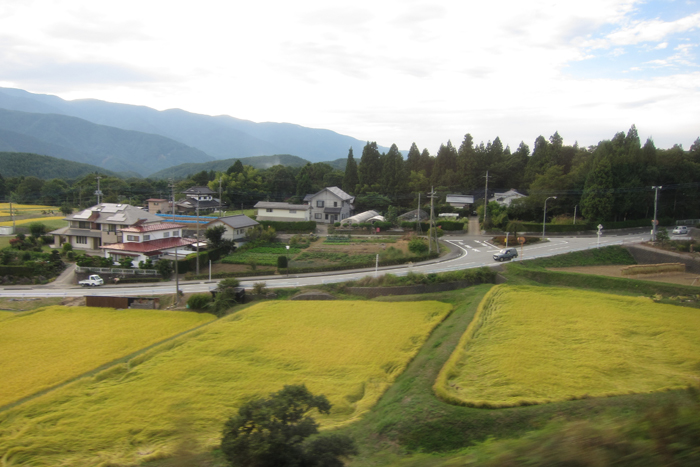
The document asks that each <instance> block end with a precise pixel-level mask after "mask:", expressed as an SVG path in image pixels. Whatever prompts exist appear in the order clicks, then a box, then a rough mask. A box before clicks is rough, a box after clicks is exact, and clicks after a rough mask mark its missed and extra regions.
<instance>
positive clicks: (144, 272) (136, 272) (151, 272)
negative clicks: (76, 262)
mask: <svg viewBox="0 0 700 467" xmlns="http://www.w3.org/2000/svg"><path fill="white" fill-rule="evenodd" d="M75 272H88V273H98V274H99V273H102V274H121V275H124V276H157V275H158V271H157V270H156V269H113V268H96V267H91V266H90V267H81V266H77V267H76V268H75Z"/></svg>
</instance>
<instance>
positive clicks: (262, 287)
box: [253, 282, 267, 295]
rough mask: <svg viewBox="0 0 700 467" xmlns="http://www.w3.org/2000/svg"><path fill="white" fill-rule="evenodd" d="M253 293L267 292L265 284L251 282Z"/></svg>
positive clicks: (263, 293)
mask: <svg viewBox="0 0 700 467" xmlns="http://www.w3.org/2000/svg"><path fill="white" fill-rule="evenodd" d="M253 293H254V294H255V295H265V294H266V293H267V284H266V283H265V282H256V283H255V284H253Z"/></svg>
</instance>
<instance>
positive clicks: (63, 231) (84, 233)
mask: <svg viewBox="0 0 700 467" xmlns="http://www.w3.org/2000/svg"><path fill="white" fill-rule="evenodd" d="M49 234H51V235H66V236H68V235H73V236H81V237H92V238H101V237H102V232H101V231H99V230H88V229H71V228H70V227H61V228H60V229H57V230H52V231H51V232H49Z"/></svg>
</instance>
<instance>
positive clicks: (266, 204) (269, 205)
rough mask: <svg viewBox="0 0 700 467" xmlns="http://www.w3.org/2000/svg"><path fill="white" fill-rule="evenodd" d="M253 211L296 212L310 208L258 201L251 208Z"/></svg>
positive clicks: (301, 205) (303, 205) (304, 205)
mask: <svg viewBox="0 0 700 467" xmlns="http://www.w3.org/2000/svg"><path fill="white" fill-rule="evenodd" d="M253 207H254V208H255V209H292V210H297V211H308V210H309V209H311V206H308V205H306V204H289V203H274V202H271V201H258V202H257V203H255V206H253Z"/></svg>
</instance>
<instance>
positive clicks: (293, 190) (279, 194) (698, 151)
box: [0, 125, 700, 222]
mask: <svg viewBox="0 0 700 467" xmlns="http://www.w3.org/2000/svg"><path fill="white" fill-rule="evenodd" d="M487 175H488V186H489V201H492V197H493V193H494V192H502V191H507V190H509V189H515V190H517V191H519V192H520V193H523V194H525V195H527V198H523V199H522V200H518V201H516V202H513V204H512V205H511V206H510V207H509V208H508V209H507V217H508V218H510V219H520V220H541V218H542V211H543V204H544V201H545V200H546V199H547V198H551V199H549V200H548V205H547V212H548V214H551V215H553V216H562V215H569V216H573V214H574V212H576V213H577V214H578V215H582V216H583V217H584V218H586V219H587V220H590V221H593V222H599V221H601V222H602V221H621V220H634V219H647V218H650V217H651V216H652V215H653V209H654V190H652V188H651V187H652V186H662V187H663V188H662V189H661V190H660V193H659V204H658V206H659V215H660V216H665V217H674V218H677V219H688V218H700V203H698V202H697V200H698V194H700V193H699V191H700V138H698V139H696V140H695V142H694V143H693V144H692V145H691V147H690V149H689V150H684V149H683V147H682V146H681V145H674V146H673V147H672V148H670V149H657V148H656V147H655V145H654V142H653V140H652V139H651V138H649V139H647V140H646V142H645V143H644V144H643V145H642V144H641V141H640V138H639V135H638V133H637V129H636V127H635V126H634V125H632V127H631V128H630V129H629V131H627V133H625V132H619V133H617V134H615V135H614V136H613V137H612V139H610V140H604V141H601V142H599V143H598V144H597V145H594V146H589V147H580V146H579V145H578V144H574V145H570V146H569V145H564V144H563V138H562V137H561V136H560V135H559V133H558V132H555V133H554V134H553V135H552V136H550V137H549V139H547V138H545V137H543V136H539V137H538V138H537V139H536V140H535V142H534V145H533V148H532V150H530V147H529V146H528V145H527V144H525V143H524V142H521V143H520V145H519V146H518V147H517V148H516V149H515V151H511V149H510V147H508V146H506V147H504V146H503V143H502V142H501V140H500V138H498V137H496V138H495V139H494V140H493V141H488V142H487V143H486V144H484V143H483V142H481V143H479V144H477V143H475V141H474V138H473V137H472V136H471V134H469V133H467V134H466V135H465V136H464V139H463V141H462V142H461V144H460V145H459V147H455V146H454V145H453V144H452V142H451V141H448V142H447V143H446V144H442V145H440V148H439V149H438V151H437V153H436V154H435V155H432V154H430V152H429V151H428V150H427V149H423V150H422V151H421V150H419V149H418V146H417V145H416V144H415V143H414V144H413V145H412V146H411V148H410V150H409V151H408V154H407V155H406V157H404V156H403V155H402V154H401V152H400V151H399V149H398V147H397V146H396V145H395V144H394V145H392V146H391V148H390V149H389V150H388V151H387V152H386V153H383V152H380V151H379V149H378V146H377V143H376V142H368V143H367V144H366V145H365V147H364V148H363V150H362V154H361V155H360V156H359V158H357V159H356V158H355V155H354V154H353V151H352V149H350V150H349V153H348V157H347V163H346V169H345V171H340V170H336V169H334V168H333V167H331V166H330V165H329V164H326V163H324V162H318V163H308V164H307V165H305V166H303V167H300V168H294V167H286V166H281V165H277V166H273V167H270V168H267V169H256V168H253V167H251V166H246V165H243V164H242V163H241V161H238V160H237V161H236V162H235V163H234V164H233V165H231V166H230V167H229V168H228V170H226V171H225V172H223V171H221V172H217V171H213V170H211V171H201V172H199V173H196V174H193V175H191V176H189V177H187V178H186V179H182V180H177V181H175V182H170V181H168V180H155V179H140V178H130V179H121V178H117V177H110V176H103V177H101V180H100V182H101V183H100V190H101V191H102V192H103V194H104V196H103V198H102V199H103V201H105V202H121V203H129V204H133V205H143V204H144V202H145V200H146V199H148V198H161V199H170V193H171V190H172V187H171V183H172V185H173V186H174V191H175V193H177V194H179V193H181V192H182V191H184V190H185V189H187V188H189V187H191V186H202V185H206V186H209V188H211V189H212V190H214V191H216V192H219V190H221V194H222V200H223V202H224V203H225V204H226V205H228V206H229V208H230V209H239V208H250V207H252V206H253V205H254V204H255V203H256V202H257V201H263V200H268V201H287V202H292V203H301V202H302V200H303V198H304V196H305V195H306V194H309V193H315V192H317V191H319V190H321V189H322V188H324V187H327V186H338V187H341V188H342V189H343V190H344V191H346V192H348V193H350V194H353V195H355V196H356V205H355V208H356V211H357V212H361V211H363V210H366V209H377V210H379V211H383V212H384V213H386V211H387V210H388V209H389V208H390V207H393V208H394V209H396V210H398V211H407V210H409V209H415V207H416V200H417V197H418V193H422V194H425V193H427V192H428V191H430V190H431V188H434V189H435V190H436V191H437V192H438V193H439V194H440V195H441V203H440V210H441V211H450V210H451V208H449V206H447V205H445V203H444V199H445V198H444V197H445V195H446V194H449V193H461V194H474V195H475V198H476V199H477V200H479V201H478V202H477V204H482V203H483V197H484V191H485V184H486V177H487ZM96 190H97V180H96V176H95V175H93V174H89V175H85V176H83V177H80V178H77V179H73V180H64V179H60V178H55V179H51V180H42V179H39V178H38V177H31V176H30V177H8V178H7V179H5V178H2V176H1V175H0V197H2V198H5V199H6V200H7V199H10V198H12V199H13V201H15V202H21V203H31V204H46V205H52V206H62V205H70V206H74V207H77V208H80V207H87V206H91V205H94V204H95V203H96V196H95V191H96ZM179 196H180V197H181V196H182V195H179ZM554 196H556V199H554V198H553V197H554ZM176 197H177V196H176ZM423 199H426V198H425V196H423ZM504 212H505V211H504ZM465 214H466V213H465Z"/></svg>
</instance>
